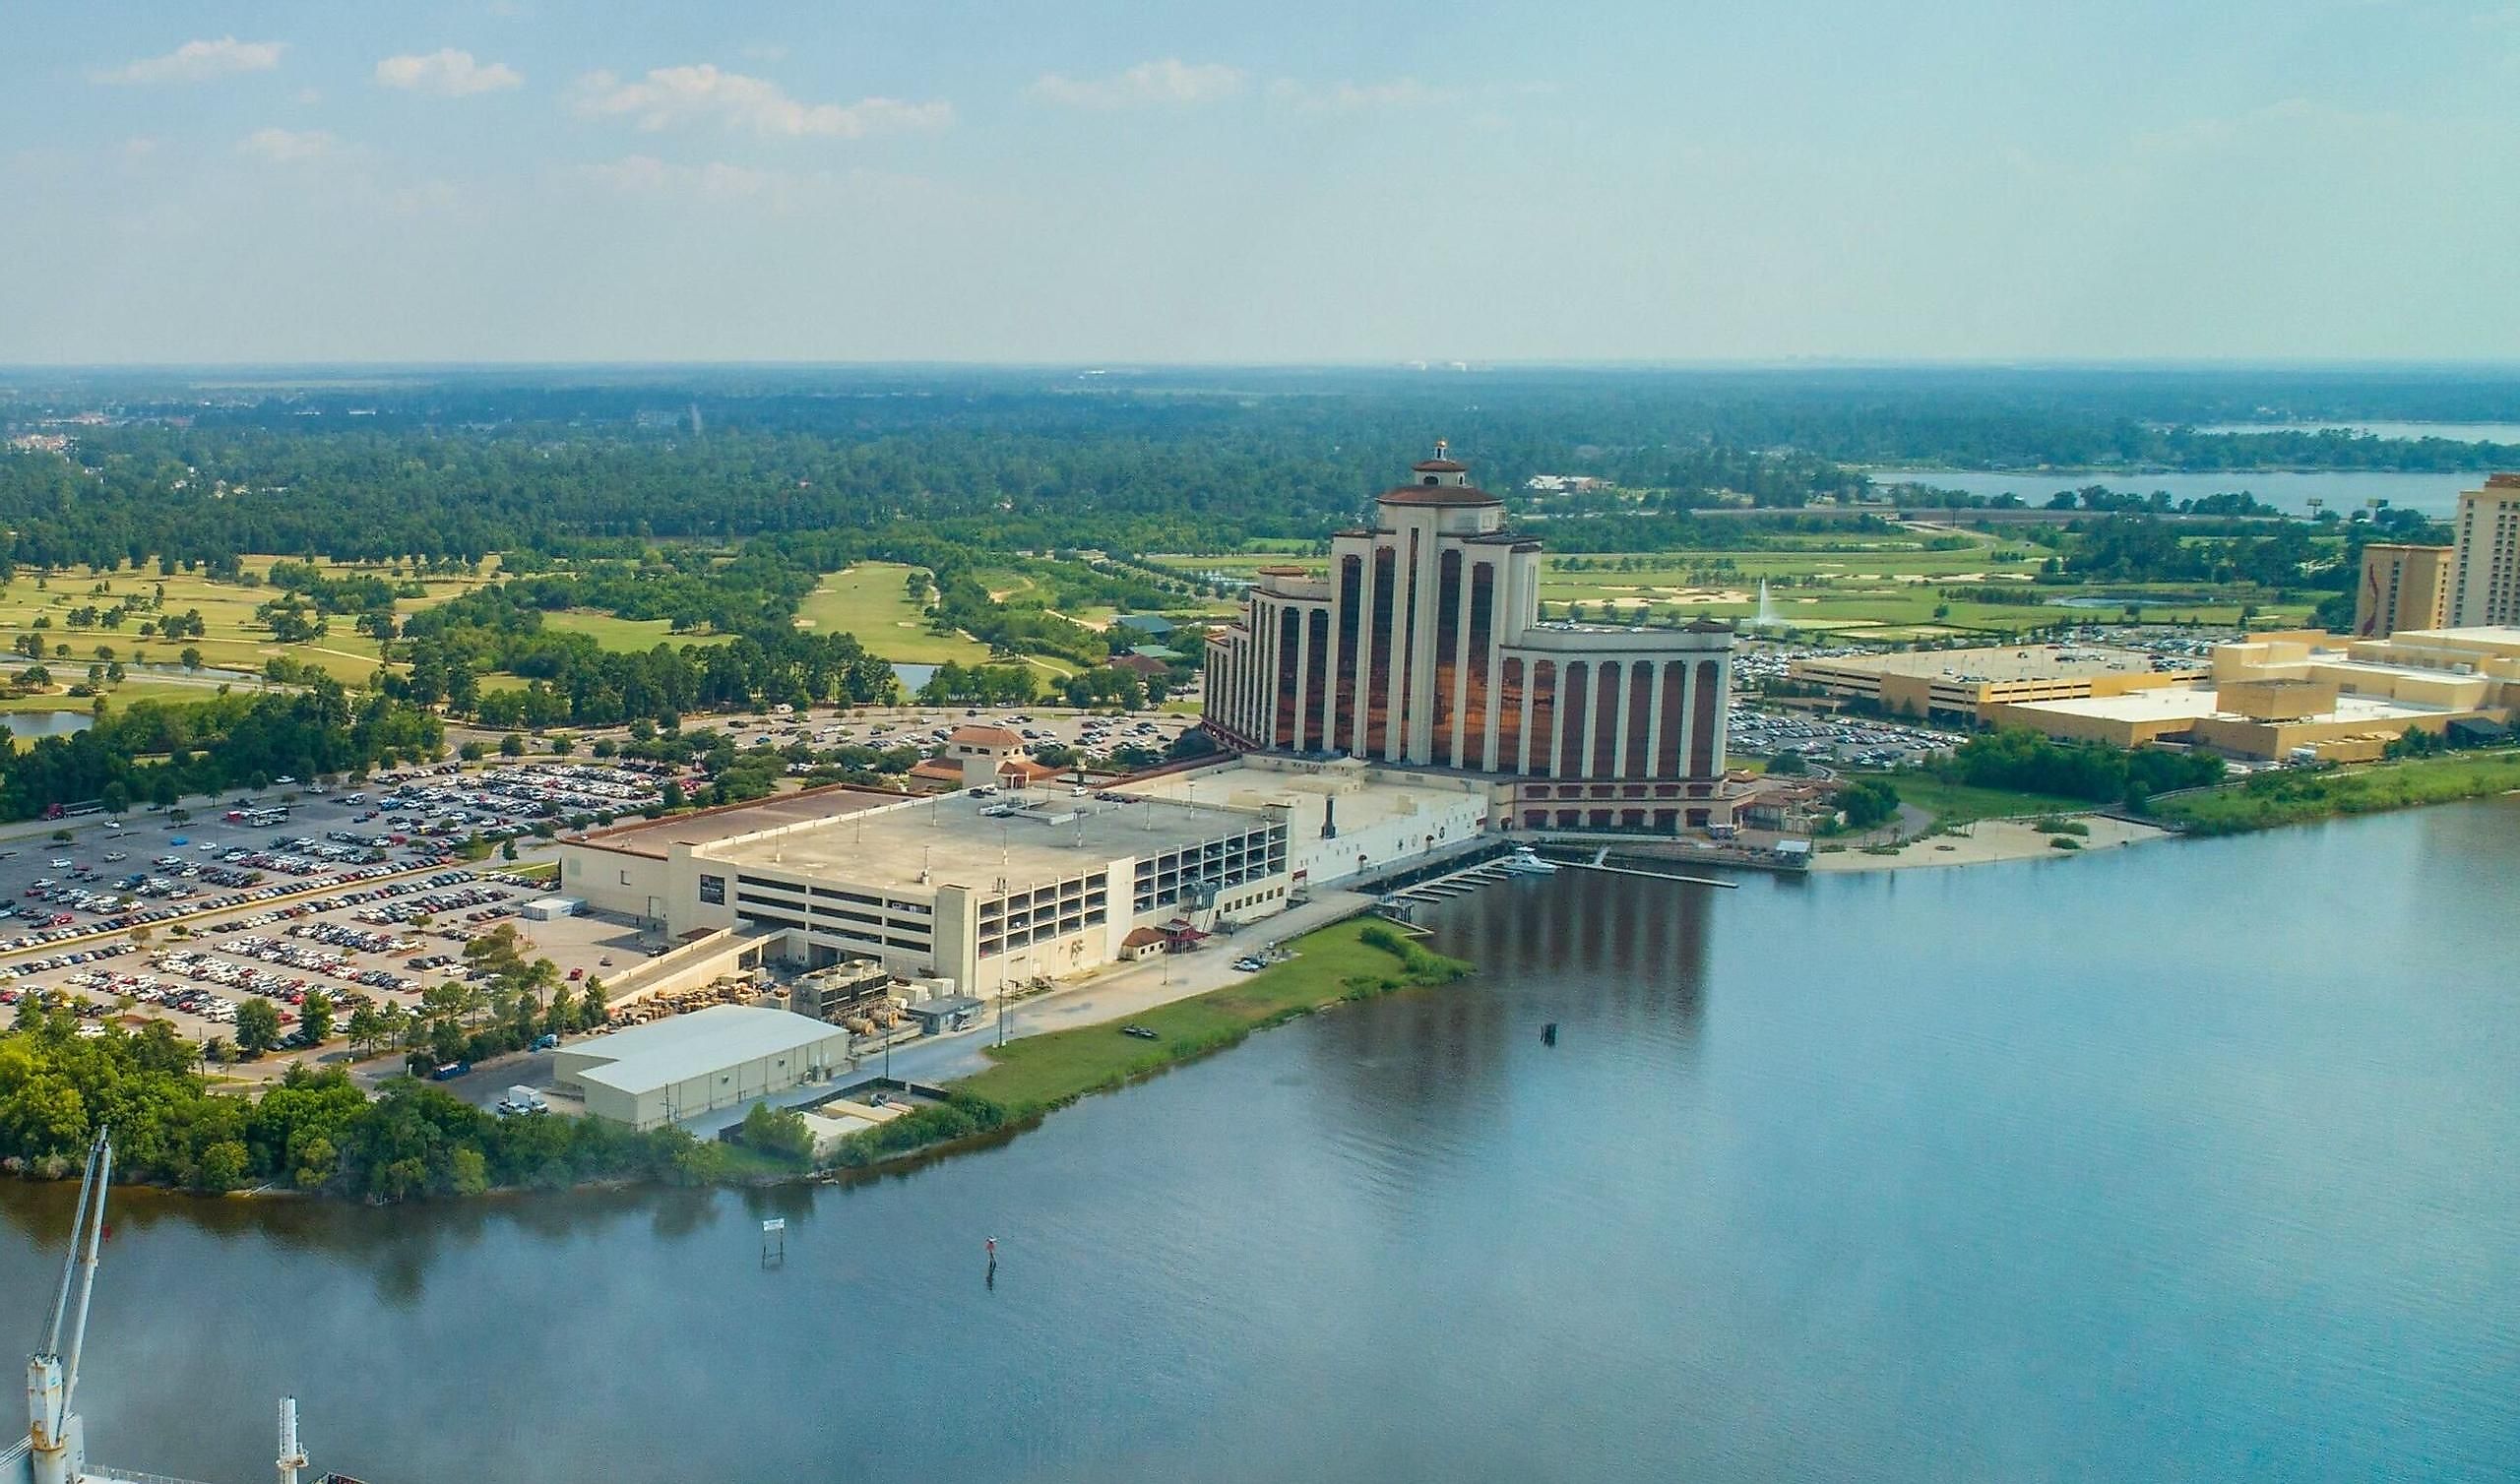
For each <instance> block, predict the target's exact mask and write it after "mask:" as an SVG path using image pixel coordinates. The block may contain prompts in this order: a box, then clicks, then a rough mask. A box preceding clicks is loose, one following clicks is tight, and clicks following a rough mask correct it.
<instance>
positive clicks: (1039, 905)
mask: <svg viewBox="0 0 2520 1484" xmlns="http://www.w3.org/2000/svg"><path fill="white" fill-rule="evenodd" d="M964 761H965V762H967V763H971V764H973V765H974V766H975V767H977V765H978V764H979V763H981V762H983V761H985V760H984V759H981V758H977V757H975V758H967V759H965V760H964ZM560 871H561V878H560V879H561V881H562V882H563V883H565V884H566V888H567V890H568V891H569V893H570V894H571V895H572V896H577V897H584V898H586V900H587V902H588V903H589V905H591V906H593V907H594V908H595V909H597V910H598V911H610V912H618V913H622V914H624V915H627V916H631V917H635V918H639V919H641V920H643V921H646V922H649V923H652V924H654V925H657V926H659V927H662V929H663V930H664V931H665V932H667V933H668V934H670V935H672V936H674V937H677V938H685V939H690V938H692V937H694V936H695V935H698V936H701V937H705V936H707V935H708V934H710V933H712V932H715V931H718V930H725V929H732V930H734V931H735V932H737V933H739V934H741V935H744V936H745V937H746V938H747V940H752V939H759V938H763V937H770V936H774V935H775V936H777V937H779V938H780V939H781V940H782V941H781V943H780V950H781V952H780V953H779V955H778V957H783V958H788V959H789V960H791V961H795V962H800V963H803V964H804V965H806V966H807V967H808V968H821V967H826V966H829V965H832V964H836V963H839V962H842V961H843V960H846V959H853V958H862V959H871V960H874V961H876V962H879V963H881V964H882V965H883V966H884V968H885V969H886V970H887V971H889V972H891V973H893V974H896V975H899V976H900V977H902V978H906V979H928V980H935V979H945V980H951V981H952V983H953V986H954V987H956V988H959V989H962V990H966V991H969V992H971V993H975V994H982V995H986V994H994V993H995V992H997V990H998V989H1000V988H1001V987H1003V986H1005V985H1008V984H1012V983H1020V982H1023V981H1025V980H1028V979H1032V978H1036V977H1044V976H1046V977H1049V978H1063V977H1066V976H1069V975H1071V974H1076V973H1081V972H1083V971H1085V970H1087V969H1091V968H1096V967H1099V966H1101V965H1103V964H1105V963H1108V962H1111V961H1113V960H1114V959H1117V958H1121V957H1123V946H1124V944H1125V942H1126V940H1127V939H1128V936H1129V934H1130V933H1131V932H1132V931H1133V930H1135V929H1137V928H1141V927H1162V926H1166V925H1167V924H1171V923H1174V922H1176V921H1178V922H1184V923H1187V924H1189V925H1191V926H1194V927H1199V928H1205V927H1207V926H1209V925H1210V924H1212V923H1213V922H1214V921H1215V919H1216V918H1218V917H1220V916H1223V917H1232V918H1237V919H1242V920H1249V919H1253V918H1258V917H1265V916H1269V915H1271V914H1273V913H1275V912H1278V911H1282V910H1284V909H1285V907H1286V905H1287V893H1288V826H1287V822H1286V820H1285V819H1284V818H1283V817H1281V816H1280V815H1279V814H1278V813H1276V812H1274V811H1271V810H1268V809H1262V808H1237V807H1234V806H1232V805H1230V804H1228V803H1226V802H1225V801H1223V800H1222V799H1218V800H1214V801H1211V800H1209V799H1205V798H1202V799H1197V800H1195V801H1188V800H1179V801H1176V800H1172V799H1165V798H1153V797H1140V798H1133V799H1120V798H1118V797H1116V796H1113V797H1107V798H1106V797H1098V796H1095V795H1092V794H1088V793H1086V792H1085V791H1084V790H1082V789H1076V788H1071V787H1068V786H1066V785H1056V786H1052V787H1048V788H1034V789H1020V790H1010V791H1000V792H995V793H992V794H989V795H986V796H982V795H979V794H976V793H972V792H968V791H966V792H960V793H952V794H942V795H938V796H935V797H932V798H914V799H905V798H903V797H902V796H901V795H899V794H885V793H877V792H874V791H872V790H856V789H847V788H834V789H819V790H816V791H814V792H812V793H808V794H790V795H787V796H785V797H783V798H779V799H775V800H765V801H763V802H762V803H760V804H757V805H738V806H735V807H733V808H730V809H725V810H715V811H710V812H708V813H706V814H703V815H693V816H685V817H682V818H678V819H666V820H662V821H657V822H653V823H641V824H635V825H628V826H620V827H616V828H614V829H611V830H602V831H597V832H595V833H593V834H590V835H581V836H574V837H570V838H565V839H563V840H562V841H561V847H560Z"/></svg>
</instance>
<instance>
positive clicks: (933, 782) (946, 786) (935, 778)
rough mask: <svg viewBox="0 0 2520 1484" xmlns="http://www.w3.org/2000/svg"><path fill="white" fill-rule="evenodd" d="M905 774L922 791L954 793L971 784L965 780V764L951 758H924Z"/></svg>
mask: <svg viewBox="0 0 2520 1484" xmlns="http://www.w3.org/2000/svg"><path fill="white" fill-rule="evenodd" d="M904 776H905V777H907V778H908V780H909V782H910V786H911V787H913V788H914V789H916V790H918V791H919V792H921V793H953V792H955V791H957V790H959V789H962V788H965V787H968V786H969V785H968V784H966V783H965V782H964V781H963V765H962V764H960V763H957V762H955V761H953V760H952V759H951V758H922V759H920V760H919V761H918V762H916V763H914V764H913V765H912V766H911V770H910V772H909V773H907V774H905V775H904Z"/></svg>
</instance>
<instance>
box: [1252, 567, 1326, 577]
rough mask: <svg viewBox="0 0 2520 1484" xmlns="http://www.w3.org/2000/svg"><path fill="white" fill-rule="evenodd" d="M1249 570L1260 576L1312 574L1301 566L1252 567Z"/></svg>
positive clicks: (1301, 575)
mask: <svg viewBox="0 0 2520 1484" xmlns="http://www.w3.org/2000/svg"><path fill="white" fill-rule="evenodd" d="M1251 570H1252V571H1253V572H1255V573H1257V574H1258V575H1260V576H1261V577H1310V576H1312V574H1311V573H1310V572H1308V571H1306V570H1305V569H1303V568H1301V567H1254V568H1253V569H1251Z"/></svg>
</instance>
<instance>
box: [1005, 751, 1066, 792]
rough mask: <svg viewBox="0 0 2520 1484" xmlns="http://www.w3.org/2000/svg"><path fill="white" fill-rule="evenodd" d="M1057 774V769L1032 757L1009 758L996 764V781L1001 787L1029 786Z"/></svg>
mask: <svg viewBox="0 0 2520 1484" xmlns="http://www.w3.org/2000/svg"><path fill="white" fill-rule="evenodd" d="M1057 776H1059V770H1058V769H1056V768H1054V767H1052V766H1050V765H1049V764H1047V763H1042V762H1038V761H1036V760H1034V759H1032V758H1023V757H1016V758H1009V759H1007V760H1006V761H1005V762H1003V763H1000V764H998V765H997V783H998V786H1000V787H1002V788H1030V787H1032V786H1034V785H1035V784H1037V783H1046V782H1048V781H1050V780H1051V779H1052V778H1055V777H1057Z"/></svg>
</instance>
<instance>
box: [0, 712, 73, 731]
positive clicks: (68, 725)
mask: <svg viewBox="0 0 2520 1484" xmlns="http://www.w3.org/2000/svg"><path fill="white" fill-rule="evenodd" d="M95 720H96V718H95V717H94V716H91V715H89V714H88V713H87V712H86V711H11V712H9V713H7V714H6V715H0V725H5V726H7V727H8V729H9V735H10V736H12V737H66V736H69V735H70V734H71V733H72V732H84V731H86V730H87V729H88V728H89V727H91V726H93V725H95Z"/></svg>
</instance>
